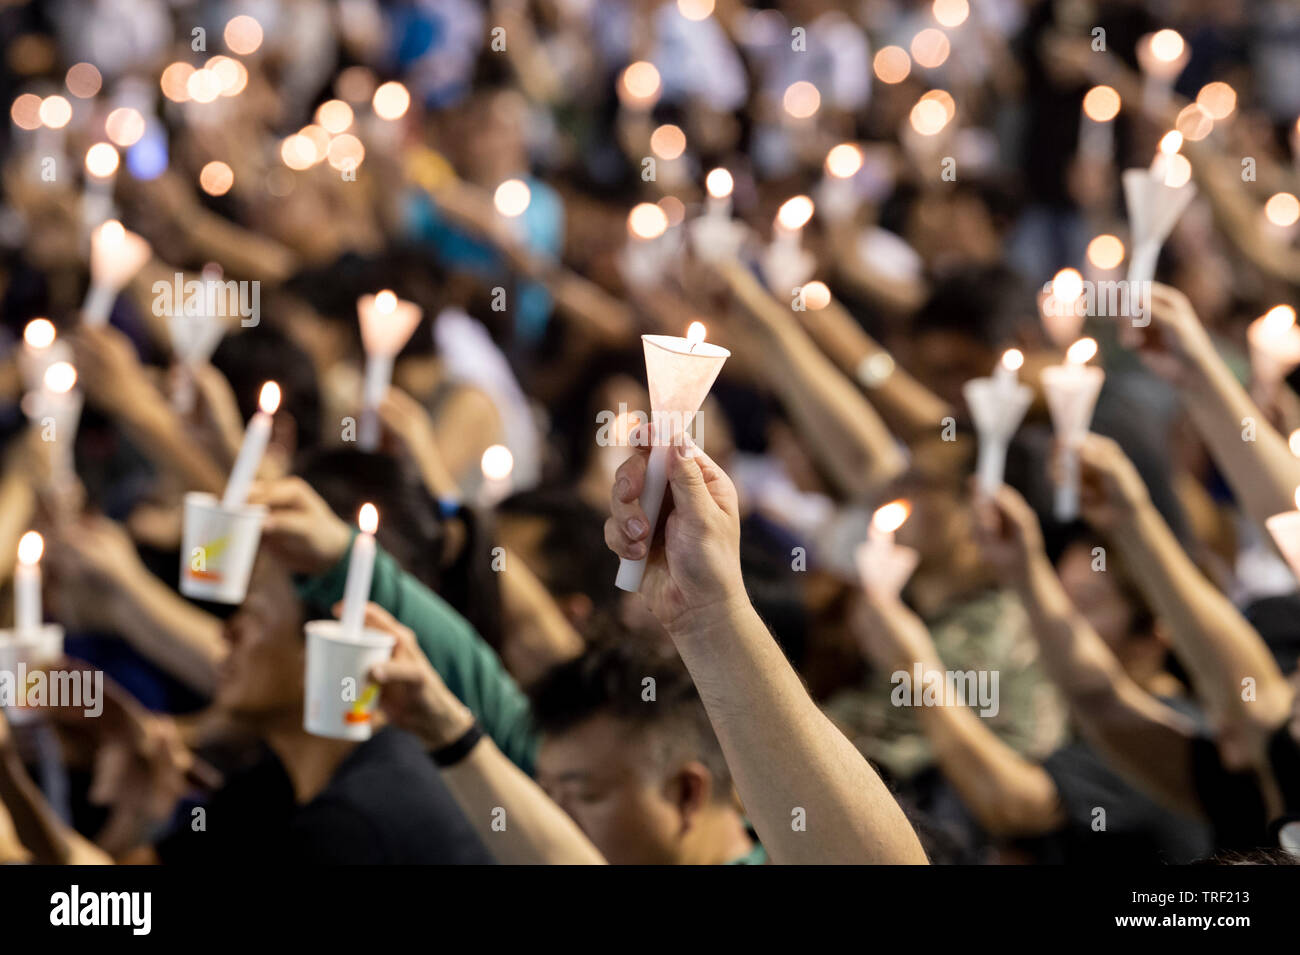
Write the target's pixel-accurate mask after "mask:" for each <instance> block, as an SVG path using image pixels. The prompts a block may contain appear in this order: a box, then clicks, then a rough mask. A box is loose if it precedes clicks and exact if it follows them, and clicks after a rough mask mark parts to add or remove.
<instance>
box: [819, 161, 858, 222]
mask: <svg viewBox="0 0 1300 955" xmlns="http://www.w3.org/2000/svg"><path fill="white" fill-rule="evenodd" d="M861 168H862V150H861V149H859V148H858V147H857V146H855V145H854V144H853V143H840V144H839V145H838V146H833V147H832V148H831V151H830V152H828V153H827V154H826V164H825V169H826V173H825V175H824V176H822V181H821V184H820V185H819V186H818V188H817V206H818V208H820V209H821V210H822V212H823V214H824V215H826V216H827V217H828V218H829V219H831V221H833V222H846V221H848V220H849V219H852V218H853V216H854V215H855V214H856V213H857V211H858V199H857V193H856V190H855V189H854V185H853V177H854V176H856V175H857V174H858V171H859V170H860V169H861Z"/></svg>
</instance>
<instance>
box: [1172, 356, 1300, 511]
mask: <svg viewBox="0 0 1300 955" xmlns="http://www.w3.org/2000/svg"><path fill="white" fill-rule="evenodd" d="M1191 354H1192V359H1193V367H1192V371H1191V376H1190V380H1189V382H1188V383H1187V384H1186V385H1185V386H1184V387H1183V389H1182V395H1183V400H1184V403H1185V405H1186V407H1187V410H1188V413H1189V414H1190V415H1191V418H1192V422H1193V423H1194V424H1195V425H1196V429H1197V431H1198V432H1199V433H1200V435H1201V439H1202V440H1203V441H1204V442H1205V444H1206V446H1207V447H1208V448H1209V450H1210V454H1211V455H1212V456H1213V457H1214V463H1215V464H1216V465H1217V466H1218V468H1219V470H1221V471H1222V472H1223V474H1224V476H1225V477H1226V478H1227V480H1228V483H1229V484H1230V485H1231V486H1232V490H1233V493H1234V494H1235V495H1236V498H1237V501H1238V503H1239V504H1240V506H1241V507H1242V509H1243V510H1245V512H1246V513H1247V514H1248V515H1249V516H1250V518H1251V519H1252V520H1254V522H1255V524H1256V525H1257V526H1258V527H1259V528H1260V531H1261V533H1263V534H1265V536H1266V537H1267V530H1266V528H1265V526H1264V521H1265V520H1266V519H1267V518H1269V517H1271V516H1272V515H1274V514H1281V513H1283V512H1284V511H1291V510H1294V509H1295V503H1294V498H1295V490H1296V487H1297V486H1298V485H1300V460H1297V459H1296V457H1295V456H1294V455H1293V454H1291V451H1290V449H1289V448H1288V447H1287V442H1286V439H1285V438H1283V437H1282V436H1281V435H1280V434H1278V433H1277V431H1276V430H1275V429H1274V428H1273V427H1272V425H1270V424H1269V423H1268V419H1267V418H1266V416H1265V415H1264V413H1263V412H1262V411H1261V410H1260V409H1259V407H1258V406H1257V405H1256V404H1255V402H1254V401H1252V400H1251V398H1250V395H1249V394H1247V392H1246V389H1244V388H1243V387H1242V386H1241V385H1240V384H1239V383H1238V382H1237V379H1236V378H1235V377H1234V376H1233V374H1232V372H1231V371H1230V370H1229V368H1228V366H1227V365H1225V364H1224V363H1223V361H1222V359H1220V358H1219V356H1218V354H1217V353H1215V351H1214V349H1213V347H1212V346H1211V345H1210V344H1209V342H1208V340H1206V341H1205V342H1204V343H1203V344H1202V345H1200V346H1198V347H1196V348H1194V349H1192V352H1191ZM1247 419H1251V420H1252V421H1253V422H1254V430H1255V441H1253V442H1245V441H1243V440H1242V429H1243V428H1245V427H1246V425H1247Z"/></svg>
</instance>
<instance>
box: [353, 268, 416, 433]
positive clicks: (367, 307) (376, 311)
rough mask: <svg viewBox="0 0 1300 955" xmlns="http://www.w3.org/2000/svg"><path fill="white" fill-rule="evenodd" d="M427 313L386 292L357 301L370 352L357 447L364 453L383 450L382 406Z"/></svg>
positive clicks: (367, 349)
mask: <svg viewBox="0 0 1300 955" xmlns="http://www.w3.org/2000/svg"><path fill="white" fill-rule="evenodd" d="M423 314H424V310H423V309H421V308H420V306H418V305H416V304H415V303H414V302H407V301H405V300H403V299H400V298H398V297H397V296H396V295H394V294H393V293H392V292H390V291H388V290H387V289H385V290H384V291H382V292H380V293H378V294H377V295H363V296H361V298H359V299H357V316H358V318H359V319H360V321H361V343H362V345H364V346H365V349H366V378H365V384H364V385H363V386H362V393H361V420H360V422H359V423H358V426H357V446H358V447H359V448H360V449H361V450H362V451H374V450H375V449H376V448H378V447H379V404H380V402H382V401H383V400H384V395H386V394H388V386H389V384H390V383H391V382H392V380H393V360H394V359H395V358H396V357H397V353H398V352H400V351H401V350H402V347H403V346H404V345H405V344H406V343H407V342H408V341H409V340H410V338H411V335H412V334H413V333H414V332H415V326H416V325H419V324H420V316H421V315H423Z"/></svg>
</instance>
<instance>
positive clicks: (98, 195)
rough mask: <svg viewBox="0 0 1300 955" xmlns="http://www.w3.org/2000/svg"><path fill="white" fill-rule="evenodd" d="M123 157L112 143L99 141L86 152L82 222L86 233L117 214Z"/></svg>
mask: <svg viewBox="0 0 1300 955" xmlns="http://www.w3.org/2000/svg"><path fill="white" fill-rule="evenodd" d="M120 163H121V159H120V157H119V156H118V154H117V150H116V149H114V148H113V146H112V145H111V144H109V143H95V145H93V146H91V147H90V149H88V150H87V151H86V182H85V186H84V188H83V190H82V195H81V216H82V219H81V221H82V225H83V226H84V227H85V229H86V233H83V234H88V233H89V231H90V230H91V229H93V228H95V226H97V225H99V224H100V223H101V222H104V221H105V220H107V219H108V218H110V217H111V216H112V214H113V184H114V182H116V180H117V168H118V166H119V165H120Z"/></svg>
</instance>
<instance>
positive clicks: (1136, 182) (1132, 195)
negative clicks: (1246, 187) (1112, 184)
mask: <svg viewBox="0 0 1300 955" xmlns="http://www.w3.org/2000/svg"><path fill="white" fill-rule="evenodd" d="M1122 181H1123V184H1124V202H1125V205H1126V207H1127V209H1128V221H1129V229H1130V232H1131V235H1130V240H1129V241H1130V244H1131V245H1132V246H1133V250H1134V251H1133V256H1132V258H1131V259H1130V260H1129V276H1128V277H1129V281H1130V282H1137V281H1144V282H1149V281H1151V279H1152V278H1153V277H1154V276H1155V263H1156V259H1158V258H1159V256H1160V247H1161V246H1162V245H1164V243H1165V239H1167V238H1169V233H1170V232H1172V231H1173V229H1174V226H1175V225H1176V224H1177V223H1178V219H1179V217H1180V216H1181V215H1182V214H1183V212H1184V211H1186V209H1187V206H1188V204H1189V203H1191V201H1192V199H1193V198H1195V196H1196V185H1195V183H1191V182H1189V183H1186V184H1185V185H1182V186H1167V185H1165V184H1164V183H1163V182H1162V181H1160V180H1157V179H1152V178H1151V171H1150V170H1149V169H1126V170H1124V174H1123V177H1122Z"/></svg>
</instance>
